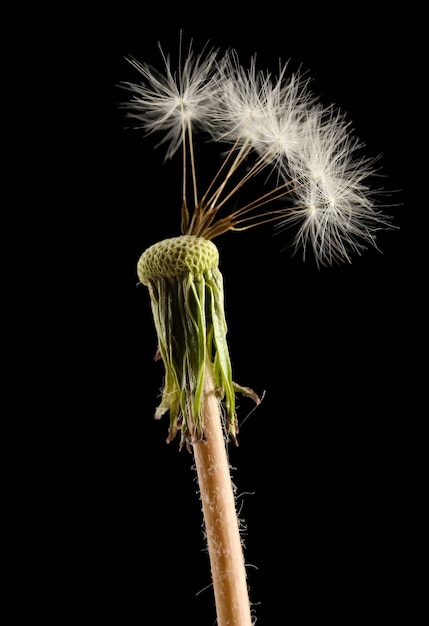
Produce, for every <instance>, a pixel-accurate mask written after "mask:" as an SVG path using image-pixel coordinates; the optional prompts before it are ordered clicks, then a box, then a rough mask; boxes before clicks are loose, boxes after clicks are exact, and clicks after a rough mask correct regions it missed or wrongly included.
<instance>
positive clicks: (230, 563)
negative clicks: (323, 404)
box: [193, 367, 252, 626]
mask: <svg viewBox="0 0 429 626" xmlns="http://www.w3.org/2000/svg"><path fill="white" fill-rule="evenodd" d="M204 430H205V441H201V442H198V443H195V444H194V446H193V447H194V457H195V464H196V468H197V474H198V481H199V488H200V493H201V501H202V508H203V514H204V523H205V530H206V534H207V544H208V550H209V557H210V566H211V573H212V582H213V589H214V596H215V603H216V612H217V626H252V617H251V610H250V601H249V595H248V587H247V580H246V570H245V564H244V554H243V549H242V545H241V539H240V532H239V525H238V518H237V512H236V508H235V501H234V491H233V485H232V481H231V475H230V469H229V462H228V457H227V452H226V447H225V441H224V436H223V430H222V423H221V417H220V407H219V401H218V399H217V397H216V395H215V390H214V383H213V378H212V375H211V372H210V370H209V368H208V367H207V368H206V375H205V380H204Z"/></svg>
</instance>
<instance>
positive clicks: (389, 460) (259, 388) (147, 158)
mask: <svg viewBox="0 0 429 626" xmlns="http://www.w3.org/2000/svg"><path fill="white" fill-rule="evenodd" d="M280 9H281V10H280ZM180 29H183V32H184V37H185V41H189V39H190V38H192V39H193V40H194V46H195V49H196V50H200V49H201V48H202V47H203V46H204V45H205V44H206V43H207V41H209V42H210V43H211V44H212V45H213V46H214V47H220V48H221V49H226V48H230V47H231V48H236V49H237V51H238V52H239V54H240V58H241V60H242V62H243V63H244V64H245V63H246V62H247V60H248V59H249V58H250V56H251V55H252V54H253V53H255V52H256V53H257V54H258V59H259V64H260V67H261V68H263V69H270V70H272V71H273V72H275V71H276V69H277V67H278V59H279V58H280V59H282V60H283V61H286V60H288V59H290V63H291V67H293V68H298V67H300V66H301V67H302V69H303V70H305V71H308V73H309V75H310V76H311V77H312V79H313V81H312V87H313V90H314V92H315V93H317V94H319V95H320V97H321V99H322V101H323V102H324V103H325V104H330V103H331V102H334V103H335V104H336V105H337V106H338V107H339V108H340V109H341V110H343V111H345V112H347V114H348V116H349V118H350V119H351V120H352V122H353V127H354V128H355V130H356V133H357V134H358V136H359V137H360V138H361V139H362V140H363V141H364V142H365V144H366V150H365V153H366V155H367V156H377V155H381V159H380V162H379V163H380V165H381V167H382V173H383V176H384V178H383V179H382V185H383V186H384V187H385V188H386V189H387V190H390V191H391V192H392V193H391V194H390V195H387V196H386V197H385V202H386V205H390V204H392V205H395V206H392V207H387V208H386V212H387V213H388V214H390V215H393V217H394V219H393V224H394V225H395V229H393V230H389V231H383V232H381V233H380V235H379V238H378V244H379V247H380V251H377V250H374V249H370V250H368V251H367V252H365V253H364V254H363V255H362V256H361V257H359V256H355V257H354V258H353V262H352V263H351V264H348V263H346V264H343V265H341V266H338V267H332V268H322V269H317V268H316V267H315V265H314V263H313V262H311V260H309V261H306V262H305V263H304V262H303V261H302V258H301V256H300V254H297V255H296V256H293V255H292V251H291V250H290V249H286V250H284V251H281V248H282V246H283V245H284V244H286V243H287V242H288V233H285V234H284V236H283V235H279V236H276V237H273V235H272V229H271V228H269V227H261V228H260V229H255V230H253V231H249V232H245V233H228V234H226V235H224V236H223V237H221V238H220V239H219V240H217V241H216V244H217V245H218V248H219V252H220V269H221V271H222V273H223V276H224V281H225V307H226V315H227V322H228V329H229V333H228V339H229V345H230V350H231V357H232V363H233V369H234V375H235V379H236V380H237V382H239V383H240V384H243V385H248V386H250V387H252V388H254V389H255V391H256V392H257V393H259V394H263V393H265V396H264V400H263V402H262V404H261V405H260V406H259V407H258V408H257V410H255V411H253V412H252V413H251V414H250V415H249V416H248V414H249V413H250V412H251V410H252V408H253V407H252V405H251V402H250V401H249V400H247V399H245V398H244V399H241V398H239V407H238V412H239V421H240V423H241V424H242V426H241V429H240V435H239V446H238V447H234V446H233V445H232V444H231V445H230V447H229V453H230V460H231V464H232V466H233V468H234V469H233V471H232V477H233V481H234V483H235V485H236V486H237V493H238V500H237V505H238V506H239V507H240V517H241V518H243V520H244V522H245V526H246V530H245V532H244V534H243V540H244V544H245V556H246V562H247V563H248V576H249V585H250V597H251V601H252V602H253V603H254V605H255V614H256V616H257V618H258V619H257V624H258V626H268V625H271V626H272V625H273V624H283V623H290V624H307V623H310V622H311V623H314V622H315V621H319V620H322V619H323V620H326V621H327V622H329V623H330V624H342V625H344V624H351V623H355V622H359V623H366V622H367V621H368V619H369V616H370V617H371V620H372V621H385V620H386V619H387V616H389V618H390V617H391V616H395V617H396V618H397V619H398V620H399V621H404V620H406V621H407V623H410V619H409V618H410V615H411V613H412V608H410V607H411V605H410V602H411V600H412V597H413V595H414V593H416V594H418V593H419V590H418V585H419V583H418V581H415V587H414V591H413V592H411V591H410V589H409V585H408V580H409V570H410V568H411V561H410V556H411V555H412V554H413V552H414V549H415V547H414V545H413V534H412V532H411V529H412V528H413V527H414V526H415V525H417V524H418V519H419V512H418V509H419V501H418V499H417V500H416V487H415V485H416V480H417V477H418V475H419V471H420V464H421V462H422V461H421V458H420V457H419V454H418V453H414V450H415V447H414V446H415V433H416V432H418V430H419V423H418V419H419V413H416V410H415V406H414V394H413V392H412V386H411V385H409V382H408V377H409V375H410V371H411V370H412V369H413V368H414V363H415V355H414V353H413V350H414V349H415V347H416V341H417V342H418V341H420V340H422V341H423V339H421V338H420V336H419V335H418V331H417V332H416V327H415V325H414V317H415V316H417V315H418V313H419V312H420V299H421V297H422V287H423V285H421V288H420V289H416V288H415V281H416V280H417V282H418V283H419V284H420V282H421V279H420V278H419V277H418V274H417V273H416V272H417V269H416V268H417V267H419V262H418V260H417V249H416V247H415V246H414V245H413V244H412V242H413V240H414V236H415V234H414V232H413V230H414V229H415V222H414V216H413V214H414V212H415V210H416V207H415V205H413V204H412V203H411V201H410V191H409V187H408V185H409V175H408V169H409V168H410V167H411V164H410V162H409V159H407V158H406V156H405V155H406V154H408V153H409V152H407V148H408V146H407V142H408V135H407V132H406V126H405V121H404V120H405V116H406V115H408V114H409V111H407V107H408V106H409V103H408V102H407V101H406V96H404V92H405V90H406V87H407V86H406V85H405V84H404V83H406V82H407V80H412V79H411V78H408V79H407V62H408V61H407V55H410V50H409V47H407V48H406V46H405V43H404V39H405V37H406V36H407V35H408V25H407V21H406V19H404V18H403V17H402V18H401V17H400V16H393V15H388V16H386V15H380V14H378V13H377V14H375V13H374V12H373V10H372V8H371V7H366V8H365V7H361V6H360V5H359V9H357V8H355V9H353V8H351V7H350V8H349V7H348V6H347V7H345V8H344V10H341V11H338V10H337V9H333V8H332V9H327V10H326V11H322V10H321V9H314V8H313V7H310V6H309V5H293V6H289V5H288V6H286V7H284V8H283V6H282V5H281V6H280V5H278V4H272V5H270V4H269V3H264V5H263V6H260V7H258V8H255V7H253V8H251V7H250V5H247V6H246V5H245V8H238V9H237V10H234V11H232V6H227V7H221V6H220V5H204V6H203V5H200V6H199V7H197V8H190V7H188V8H185V7H183V6H180V5H175V6H174V7H173V8H169V6H167V5H162V6H161V5H159V6H155V7H151V8H150V9H148V8H147V7H143V5H140V6H139V5H134V4H130V3H126V2H125V3H121V4H120V5H118V6H117V7H115V6H114V7H113V8H111V9H106V8H103V10H102V11H101V12H100V14H98V15H96V17H95V19H94V17H93V16H92V18H91V20H89V21H86V20H85V19H82V24H81V26H80V27H78V28H77V30H76V33H75V34H76V46H79V40H80V33H81V34H82V37H84V38H85V45H86V44H87V43H89V46H88V52H87V54H86V57H85V62H84V63H83V72H84V75H83V76H81V77H80V80H79V82H80V85H81V86H83V89H84V91H85V94H84V96H83V98H82V102H81V109H82V111H83V118H84V125H85V128H87V133H88V136H87V143H86V144H85V145H83V146H81V150H82V160H81V163H78V164H77V165H76V172H77V176H76V177H77V179H80V180H81V181H83V182H84V183H86V184H87V186H86V188H85V184H84V185H82V195H83V196H85V203H84V207H85V208H79V209H77V215H76V214H75V219H77V220H78V221H79V220H80V221H81V224H82V231H81V233H80V236H79V235H77V237H78V239H77V241H76V242H75V243H76V251H77V252H79V250H80V249H81V250H82V254H83V252H85V253H87V255H88V259H89V270H88V271H87V273H86V279H87V281H86V284H87V286H88V290H87V293H85V294H81V298H82V300H83V302H82V300H80V301H78V304H76V300H75V299H74V298H73V297H72V295H70V301H71V306H72V307H74V308H75V310H76V314H77V316H78V317H79V319H80V320H81V324H82V327H83V336H84V337H85V341H84V342H82V343H80V342H78V344H79V350H80V352H79V359H80V373H79V376H78V382H77V387H78V389H77V390H75V391H76V394H75V395H73V396H72V397H66V398H65V399H64V404H65V406H66V407H69V406H70V404H69V403H71V404H74V403H76V405H77V408H78V415H79V417H78V418H77V419H76V421H74V422H73V426H71V427H70V431H69V433H68V436H69V441H70V440H72V441H73V453H72V459H73V462H72V464H71V466H70V469H69V472H68V473H67V475H66V476H64V477H63V484H62V488H61V490H60V493H58V494H57V495H56V497H57V498H58V507H59V513H58V520H59V521H61V522H64V524H65V526H64V527H66V528H67V531H64V536H63V537H62V539H61V541H60V542H59V547H58V557H57V558H58V567H60V568H61V570H62V569H63V568H64V567H65V568H66V569H67V568H68V566H70V570H72V569H73V570H74V568H75V567H76V566H77V569H78V574H77V575H76V576H74V577H72V582H71V583H67V584H65V585H64V587H63V588H62V590H61V585H59V590H58V591H57V592H56V593H57V597H64V601H63V605H62V610H61V615H63V616H70V615H75V616H76V617H78V616H81V615H85V616H86V617H88V618H89V619H94V620H96V619H97V620H99V621H105V620H106V619H109V620H110V621H111V622H112V623H116V624H138V623H141V624H178V623H180V624H182V623H183V624H187V625H188V626H193V625H195V626H196V625H198V626H202V625H203V624H204V625H205V624H207V625H208V626H209V625H212V624H214V623H215V610H214V602H213V595H212V590H211V588H210V570H209V562H208V556H207V554H206V552H205V544H204V538H203V530H202V513H201V509H200V503H199V496H198V487H197V483H196V474H195V471H194V469H193V460H192V456H191V455H190V454H188V452H187V451H186V450H182V451H179V449H178V442H177V441H174V442H172V443H171V444H169V445H167V444H166V443H165V438H166V436H167V428H168V418H167V417H165V418H164V419H162V420H161V421H160V422H156V421H155V420H154V419H153V413H154V409H155V407H156V405H157V402H158V398H159V392H160V388H161V385H162V376H163V371H162V365H161V364H160V363H155V362H154V360H153V357H154V354H155V350H156V336H155V330H154V326H153V322H152V317H151V311H150V302H149V295H148V293H147V290H146V288H145V287H143V286H140V287H137V276H136V269H135V268H136V263H137V260H138V258H139V256H140V254H141V253H142V252H143V251H144V250H145V249H146V248H147V247H148V246H149V245H151V244H152V243H154V242H156V241H159V240H160V239H163V238H166V237H169V236H175V235H177V234H179V227H180V224H179V216H180V200H181V198H180V193H181V187H180V176H181V169H180V158H179V157H177V158H176V159H173V160H172V161H171V162H168V163H166V164H164V162H163V159H164V152H163V149H162V148H159V149H154V145H155V143H156V138H155V137H149V138H144V137H143V136H142V133H141V132H140V131H138V130H136V129H134V128H133V127H132V123H131V124H130V121H129V120H127V119H126V117H125V112H124V110H123V109H121V107H120V103H121V102H123V101H124V100H126V99H127V98H128V97H129V94H127V92H124V91H123V90H122V89H121V88H120V87H119V83H121V82H122V81H127V80H129V81H136V80H138V78H139V77H138V76H137V75H136V72H135V70H133V68H132V67H131V66H130V65H129V64H128V63H127V61H126V57H128V56H133V57H135V58H136V59H138V60H140V61H145V62H149V63H152V64H154V65H155V66H157V67H161V59H160V55H159V50H158V47H157V45H158V41H159V42H160V43H161V45H162V47H163V49H164V50H165V51H169V52H171V53H172V54H173V55H174V54H175V53H176V51H177V49H178V41H179V31H180ZM408 59H409V56H408ZM76 87H77V89H79V84H77V85H76ZM82 111H81V112H82ZM197 146H198V142H197ZM205 149H206V148H205V146H204V145H199V146H198V147H197V160H198V165H197V168H198V171H201V176H202V177H203V176H204V175H209V174H210V173H211V169H209V171H208V172H207V170H206V169H205V168H206V167H207V166H208V165H209V164H210V165H211V166H213V163H214V162H215V161H214V160H213V154H212V153H211V154H210V157H208V158H205V154H206V153H205ZM379 183H380V181H379V180H377V181H376V184H377V185H378V184H379ZM77 230H79V229H77ZM411 277H413V278H411ZM416 324H417V322H416ZM72 348H73V347H71V349H72ZM81 391H82V393H80V392H81ZM74 398H78V400H77V401H76V400H75V399H74ZM66 410H67V409H66ZM247 416H248V417H247ZM65 447H66V446H65V445H64V448H63V447H62V446H61V445H60V446H59V448H58V450H59V451H58V456H59V457H61V455H62V454H63V453H64V450H65ZM63 594H64V595H63ZM85 603H86V604H85ZM411 604H412V603H411ZM402 618H403V619H402ZM60 621H61V620H60ZM411 621H412V619H411Z"/></svg>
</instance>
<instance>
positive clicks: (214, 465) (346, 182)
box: [123, 44, 389, 626]
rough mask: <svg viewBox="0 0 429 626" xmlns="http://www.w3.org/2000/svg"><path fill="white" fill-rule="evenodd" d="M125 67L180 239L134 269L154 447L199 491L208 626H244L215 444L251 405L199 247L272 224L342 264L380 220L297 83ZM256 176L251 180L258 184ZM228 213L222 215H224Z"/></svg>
mask: <svg viewBox="0 0 429 626" xmlns="http://www.w3.org/2000/svg"><path fill="white" fill-rule="evenodd" d="M160 51H161V58H162V63H163V68H162V70H161V71H159V70H157V69H154V68H153V67H151V66H149V65H147V64H145V63H140V62H138V61H136V60H135V59H129V61H130V63H131V65H132V66H133V67H134V68H135V69H136V70H137V71H138V73H139V74H140V82H138V83H131V82H128V83H124V85H123V86H124V87H125V88H127V89H128V90H130V91H131V92H132V98H131V100H130V101H129V102H127V103H126V104H125V106H126V108H127V109H128V113H129V115H130V116H131V117H133V118H134V119H135V120H136V121H137V122H138V125H139V126H140V127H142V128H143V129H144V130H145V131H146V133H148V134H152V133H156V134H158V135H159V136H160V141H159V143H158V144H157V145H163V144H164V145H166V154H165V158H166V159H171V158H172V157H173V156H175V155H176V153H177V152H178V151H179V150H180V153H181V158H182V199H181V233H180V234H178V236H177V237H172V238H170V239H166V240H163V241H160V242H157V243H154V244H153V245H152V246H150V247H149V248H148V249H147V250H146V251H144V252H143V254H142V255H141V257H140V259H139V261H138V264H137V274H138V277H139V280H140V282H141V283H142V284H143V285H146V286H147V287H148V290H149V295H150V300H151V306H152V312H153V319H154V323H155V327H156V333H157V338H158V351H157V355H156V358H157V359H162V362H163V364H164V368H165V378H164V389H163V394H162V398H161V402H160V404H159V406H158V407H157V409H156V411H155V417H156V418H157V419H160V418H161V417H162V416H163V415H164V414H166V413H168V414H169V420H170V425H169V431H168V437H167V441H168V442H171V441H173V440H174V439H175V437H176V436H177V433H179V432H180V447H183V446H185V447H186V448H187V449H188V450H189V451H190V452H191V453H193V454H194V457H195V464H196V468H197V473H198V480H199V485H200V490H201V500H202V506H203V513H204V521H205V528H206V535H207V541H208V548H209V556H210V563H211V569H212V580H213V588H214V594H215V601H216V611H217V623H218V626H226V625H227V624H228V625H229V626H251V623H252V615H251V610H250V603H249V598H248V589H247V582H246V574H245V568H244V560H243V553H242V549H241V542H240V536H239V528H238V522H237V516H236V513H235V503H234V496H233V489H232V485H231V480H230V475H229V465H228V459H227V455H226V448H225V441H224V436H225V438H226V439H227V437H228V436H229V437H231V439H232V440H233V441H234V442H235V443H236V444H238V432H239V428H238V422H237V416H236V402H235V395H236V393H242V394H244V395H246V396H249V397H250V398H252V399H253V400H254V402H255V403H256V404H258V403H259V402H260V399H259V397H258V396H257V394H256V393H255V392H254V391H253V390H252V389H250V388H249V387H244V386H242V385H239V384H237V383H236V382H234V380H233V372H232V365H231V359H230V355H229V349H228V342H227V325H226V321H225V313H224V291H223V279H222V274H221V272H220V269H219V253H218V249H217V247H216V245H215V244H214V243H213V240H214V239H215V238H216V237H218V236H220V235H222V234H223V233H225V232H227V231H240V230H246V229H249V228H254V227H256V226H258V225H260V224H263V223H266V222H273V223H274V226H275V231H284V230H285V229H286V228H289V227H293V228H295V236H294V239H293V243H294V245H295V249H299V248H302V249H303V254H304V258H306V256H308V251H309V250H310V249H311V250H312V251H313V254H314V257H315V259H316V262H317V264H318V265H322V264H328V265H329V264H332V263H334V262H340V261H344V260H345V261H350V260H351V257H352V254H353V253H360V252H361V251H362V250H363V249H364V248H365V247H366V246H367V245H368V244H370V245H374V246H375V245H376V244H375V234H376V232H377V230H379V229H380V228H383V227H386V226H387V225H388V222H389V220H388V219H387V218H386V217H384V216H383V215H382V214H381V212H380V211H379V210H378V209H377V207H376V204H375V201H374V195H375V194H374V192H373V191H371V187H370V185H369V183H368V180H369V178H370V177H371V176H373V175H374V174H375V162H376V160H374V159H366V158H364V157H362V156H360V155H361V150H362V148H363V145H362V143H361V142H360V141H359V140H358V139H357V138H355V137H354V136H353V133H352V131H351V129H350V124H349V122H348V121H347V120H346V119H345V116H344V115H342V114H340V113H339V112H338V111H336V110H335V108H334V107H333V106H329V107H324V106H322V104H321V103H320V102H319V101H318V99H317V98H316V97H315V96H314V94H313V93H312V92H311V90H310V88H309V80H308V78H307V77H306V76H305V75H303V74H301V73H300V72H295V73H290V74H288V71H287V70H288V64H280V65H279V71H278V74H277V75H272V74H271V73H270V72H268V71H262V70H259V69H258V67H257V59H256V55H255V56H253V57H252V58H251V60H250V64H249V67H248V68H245V67H243V66H242V64H241V62H240V60H239V58H238V55H237V53H236V52H235V51H234V50H229V51H227V52H225V53H224V54H223V55H220V53H219V50H216V49H214V48H211V49H209V48H208V47H206V48H205V49H204V50H203V51H202V52H201V53H200V54H198V55H197V54H196V53H195V52H194V50H193V48H192V44H191V45H190V46H189V49H188V53H187V55H185V57H182V56H181V55H180V58H179V63H178V67H177V68H176V69H173V66H172V62H171V59H170V56H169V55H167V54H165V53H164V52H163V51H162V49H161V47H160ZM197 133H203V134H205V135H206V136H208V137H209V138H210V140H211V141H213V142H214V143H215V144H216V145H219V146H226V148H224V149H223V154H222V158H221V160H220V164H219V167H218V169H217V171H214V172H213V176H212V179H211V182H210V184H209V185H208V187H207V188H206V189H205V190H204V191H203V192H202V193H200V191H199V189H198V186H197V164H196V158H195V151H194V142H195V140H196V135H197ZM263 176H265V178H262V177H263ZM257 177H259V179H260V180H261V188H262V192H261V194H260V195H259V196H258V197H256V198H254V199H253V200H250V201H245V202H244V203H243V204H241V205H237V203H236V197H237V192H238V191H239V190H240V189H242V188H243V187H244V186H245V185H246V184H247V183H249V181H250V180H253V179H255V178H257ZM232 207H234V208H232Z"/></svg>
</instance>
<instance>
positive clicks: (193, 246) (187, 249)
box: [137, 235, 219, 285]
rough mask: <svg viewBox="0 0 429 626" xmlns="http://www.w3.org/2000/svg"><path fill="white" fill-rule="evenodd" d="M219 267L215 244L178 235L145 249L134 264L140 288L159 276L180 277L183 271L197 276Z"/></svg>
mask: <svg viewBox="0 0 429 626" xmlns="http://www.w3.org/2000/svg"><path fill="white" fill-rule="evenodd" d="M218 264H219V252H218V249H217V248H216V246H215V245H214V243H212V242H211V241H208V240H207V239H203V238H202V237H195V236H193V235H181V236H180V237H172V238H171V239H164V240H163V241H160V242H158V243H155V244H154V245H153V246H150V248H148V249H147V250H145V252H143V254H142V255H141V257H140V259H139V261H138V264H137V275H138V277H139V279H140V282H142V283H143V285H148V284H149V282H150V281H151V280H154V279H158V278H160V277H161V276H162V277H164V278H180V277H182V276H183V275H184V274H185V273H186V272H191V273H192V274H193V275H196V276H198V275H201V274H203V273H204V272H206V271H207V270H210V269H212V268H213V267H217V266H218Z"/></svg>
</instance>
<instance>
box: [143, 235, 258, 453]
mask: <svg viewBox="0 0 429 626" xmlns="http://www.w3.org/2000/svg"><path fill="white" fill-rule="evenodd" d="M218 263H219V253H218V250H217V248H216V246H215V245H214V244H213V243H212V242H211V241H208V240H207V239H203V238H201V237H195V236H192V235H182V236H180V237H174V238H171V239H164V240H163V241H160V242H158V243H156V244H154V245H153V246H151V247H150V248H148V249H147V250H146V251H145V252H144V253H143V254H142V256H141V257H140V259H139V261H138V264H137V274H138V277H139V279H140V281H141V282H142V283H143V284H144V285H147V287H148V288H149V293H150V298H151V304H152V312H153V319H154V322H155V327H156V331H157V336H158V353H159V355H160V356H161V358H162V360H163V362H164V366H165V379H164V388H163V391H162V398H161V403H160V404H159V405H158V407H157V409H156V412H155V418H156V419H160V418H161V417H162V415H164V414H165V413H166V412H169V414H170V428H169V433H168V439H167V441H172V440H173V439H174V438H175V436H176V434H177V432H178V431H180V432H181V446H183V445H184V444H185V445H186V446H187V447H189V445H190V444H192V443H194V442H196V441H201V440H202V439H204V434H205V432H204V414H203V383H204V376H205V370H206V368H207V367H209V368H210V369H211V373H212V375H213V380H214V383H215V387H216V390H217V392H218V393H219V396H220V400H221V401H222V404H223V408H224V415H225V422H226V427H227V430H228V433H229V434H230V436H231V437H232V439H233V440H234V441H235V442H237V433H238V426H237V420H236V411H235V392H236V391H238V392H241V393H244V394H245V395H248V396H251V397H252V398H253V399H254V400H255V402H259V398H258V397H257V396H256V394H255V393H254V392H253V391H252V390H251V389H249V388H248V387H240V386H238V385H236V384H235V383H234V382H233V380H232V368H231V361H230V356H229V349H228V344H227V341H226V334H227V326H226V320H225V313H224V301H223V279H222V274H221V272H220V271H219V267H218Z"/></svg>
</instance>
